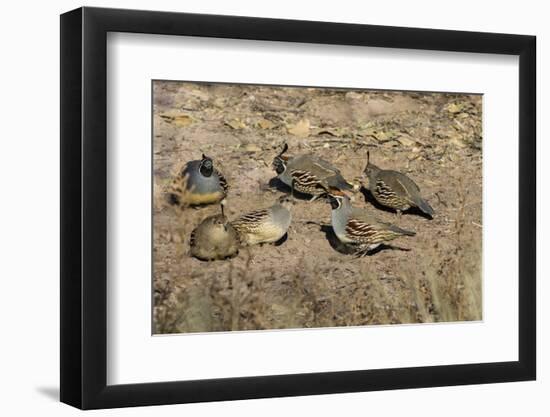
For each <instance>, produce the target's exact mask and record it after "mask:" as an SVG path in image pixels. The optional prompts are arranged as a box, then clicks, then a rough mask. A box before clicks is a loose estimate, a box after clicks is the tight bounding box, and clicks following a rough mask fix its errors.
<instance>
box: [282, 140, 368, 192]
mask: <svg viewBox="0 0 550 417" xmlns="http://www.w3.org/2000/svg"><path fill="white" fill-rule="evenodd" d="M287 150H288V145H287V144H286V143H285V144H284V146H283V149H282V151H281V153H279V155H277V156H276V157H275V158H274V159H273V164H272V165H273V169H274V170H275V172H276V173H277V178H279V180H281V181H282V182H283V183H285V184H286V185H288V186H289V187H290V188H291V190H292V193H293V194H294V190H297V191H299V192H301V193H303V194H309V195H311V196H312V198H311V201H313V200H315V199H317V198H318V197H320V196H322V195H325V189H326V188H327V187H334V188H338V189H339V190H349V191H357V190H359V188H360V187H359V186H358V185H354V184H352V183H350V182H348V181H346V179H345V178H344V177H343V176H342V174H341V173H340V170H338V169H337V168H335V167H333V166H332V165H331V164H330V163H328V162H327V161H325V160H323V159H321V158H319V157H317V156H315V155H310V154H305V155H297V156H294V157H289V156H286V155H284V154H285V153H286V151H287Z"/></svg>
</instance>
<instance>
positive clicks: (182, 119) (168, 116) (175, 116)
mask: <svg viewBox="0 0 550 417" xmlns="http://www.w3.org/2000/svg"><path fill="white" fill-rule="evenodd" d="M160 117H161V119H162V120H164V121H165V122H167V123H172V124H174V125H176V126H178V127H185V126H189V125H190V124H191V123H193V122H194V119H193V118H192V117H191V116H189V115H188V114H184V113H176V112H169V113H162V114H160Z"/></svg>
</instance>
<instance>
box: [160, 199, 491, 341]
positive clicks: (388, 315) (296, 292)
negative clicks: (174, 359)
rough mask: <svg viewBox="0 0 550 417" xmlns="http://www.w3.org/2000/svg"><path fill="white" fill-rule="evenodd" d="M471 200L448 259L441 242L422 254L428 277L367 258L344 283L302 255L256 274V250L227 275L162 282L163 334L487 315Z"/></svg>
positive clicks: (201, 275) (456, 225) (336, 274)
mask: <svg viewBox="0 0 550 417" xmlns="http://www.w3.org/2000/svg"><path fill="white" fill-rule="evenodd" d="M464 205H465V200H462V201H461V207H462V209H460V210H458V212H457V217H456V219H455V221H454V225H453V228H452V229H451V230H450V232H449V233H450V234H451V235H452V240H453V243H454V246H453V248H452V250H451V251H450V252H449V253H447V255H446V256H443V257H442V256H441V249H440V248H439V245H438V243H437V242H435V243H434V244H433V245H432V247H431V248H430V250H429V251H425V253H424V254H423V256H422V265H423V272H422V274H421V276H417V275H415V274H411V270H410V269H408V268H407V265H406V263H402V264H399V265H396V266H395V267H394V272H393V273H392V274H391V275H388V276H382V277H379V276H377V274H376V273H375V272H374V271H370V270H369V267H368V264H367V263H365V264H363V265H362V266H361V273H360V276H358V277H356V279H355V280H353V281H350V280H346V281H342V280H341V279H340V278H341V277H340V275H339V272H340V271H341V269H340V268H339V267H336V266H335V267H334V268H329V269H320V268H319V267H318V266H316V264H315V263H314V261H313V260H312V259H311V258H308V257H303V258H301V259H299V260H298V262H297V263H296V269H295V273H293V274H286V275H283V276H280V274H279V272H278V271H277V270H275V269H270V270H266V271H264V272H263V273H262V274H260V275H259V276H258V275H254V276H252V275H251V274H250V273H249V271H250V264H251V262H252V261H253V255H252V254H251V253H250V252H249V251H248V252H246V254H244V255H242V256H244V257H245V262H244V265H242V266H236V265H235V262H234V261H228V262H227V265H226V268H225V273H223V274H209V273H207V272H205V271H201V270H197V271H195V272H194V273H193V276H192V280H191V281H192V284H191V285H189V286H177V285H176V284H175V281H174V280H170V279H165V280H160V281H157V282H155V306H156V307H155V323H156V326H157V327H156V329H155V332H156V333H187V332H212V331H235V330H261V329H282V328H314V327H338V326H363V325H374V324H404V323H431V322H454V321H472V320H481V319H482V298H481V279H480V274H481V270H480V269H481V246H480V242H479V240H477V239H473V238H472V235H471V233H469V232H467V230H468V228H467V227H466V225H467V221H468V220H467V219H466V218H465V215H464ZM360 261H361V260H358V262H360ZM268 293H269V294H270V300H269V301H266V299H265V298H266V294H268Z"/></svg>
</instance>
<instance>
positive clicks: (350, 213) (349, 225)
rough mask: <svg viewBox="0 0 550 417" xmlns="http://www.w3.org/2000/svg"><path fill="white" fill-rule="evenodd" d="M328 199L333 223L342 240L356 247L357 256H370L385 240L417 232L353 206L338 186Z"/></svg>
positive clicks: (336, 233) (337, 234)
mask: <svg viewBox="0 0 550 417" xmlns="http://www.w3.org/2000/svg"><path fill="white" fill-rule="evenodd" d="M328 201H329V203H330V205H331V208H332V216H331V223H332V228H333V230H334V234H335V235H336V237H338V239H339V240H340V241H341V242H342V243H344V244H346V245H349V246H350V247H352V248H354V252H355V254H356V255H357V256H364V255H367V254H368V253H369V252H370V251H372V250H373V249H376V248H377V247H378V246H380V245H381V244H383V243H387V242H390V241H392V240H393V239H396V238H398V237H400V236H414V235H415V234H416V233H415V232H412V231H408V230H404V229H401V228H399V227H397V226H394V225H393V224H390V223H385V222H382V221H380V220H378V219H377V218H375V217H373V216H372V215H371V214H369V213H368V212H367V211H366V210H365V209H360V208H355V207H352V205H351V202H350V199H349V197H348V196H347V195H346V194H344V193H343V192H341V191H340V190H338V189H334V188H333V189H330V190H329V193H328Z"/></svg>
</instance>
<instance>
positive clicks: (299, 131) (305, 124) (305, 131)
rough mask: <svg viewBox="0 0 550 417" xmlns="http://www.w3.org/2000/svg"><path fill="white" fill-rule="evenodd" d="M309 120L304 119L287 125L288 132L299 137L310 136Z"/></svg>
mask: <svg viewBox="0 0 550 417" xmlns="http://www.w3.org/2000/svg"><path fill="white" fill-rule="evenodd" d="M309 128H310V124H309V120H308V119H302V120H300V121H299V122H297V123H296V124H295V125H290V126H287V130H288V133H290V134H291V135H294V136H298V137H299V138H306V137H308V136H309Z"/></svg>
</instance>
